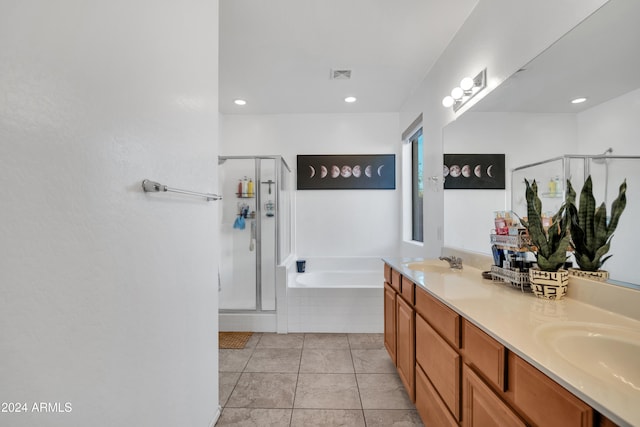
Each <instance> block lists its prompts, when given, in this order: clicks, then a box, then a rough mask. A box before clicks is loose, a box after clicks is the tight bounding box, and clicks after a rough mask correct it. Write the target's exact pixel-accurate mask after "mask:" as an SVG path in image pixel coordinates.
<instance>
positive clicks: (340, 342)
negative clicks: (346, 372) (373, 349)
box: [304, 334, 349, 349]
mask: <svg viewBox="0 0 640 427" xmlns="http://www.w3.org/2000/svg"><path fill="white" fill-rule="evenodd" d="M304 348H323V349H328V348H333V349H348V348H349V340H348V339H347V334H304Z"/></svg>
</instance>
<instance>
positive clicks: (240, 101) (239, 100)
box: [233, 99, 247, 105]
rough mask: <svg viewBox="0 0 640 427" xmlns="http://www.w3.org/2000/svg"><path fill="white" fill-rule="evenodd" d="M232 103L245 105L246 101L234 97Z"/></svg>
mask: <svg viewBox="0 0 640 427" xmlns="http://www.w3.org/2000/svg"><path fill="white" fill-rule="evenodd" d="M233 103H234V104H236V105H247V101H245V100H244V99H235V100H234V101H233Z"/></svg>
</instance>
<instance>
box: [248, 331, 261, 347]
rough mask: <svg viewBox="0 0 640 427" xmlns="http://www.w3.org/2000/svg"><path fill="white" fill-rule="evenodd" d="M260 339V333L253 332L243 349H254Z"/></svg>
mask: <svg viewBox="0 0 640 427" xmlns="http://www.w3.org/2000/svg"><path fill="white" fill-rule="evenodd" d="M261 337H262V333H260V332H254V333H253V335H251V338H249V341H247V343H246V344H245V345H244V348H256V345H258V341H260V338H261Z"/></svg>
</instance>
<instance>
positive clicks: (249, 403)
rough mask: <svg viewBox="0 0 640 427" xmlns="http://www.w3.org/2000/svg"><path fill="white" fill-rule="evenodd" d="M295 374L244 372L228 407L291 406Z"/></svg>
mask: <svg viewBox="0 0 640 427" xmlns="http://www.w3.org/2000/svg"><path fill="white" fill-rule="evenodd" d="M296 379H297V374H282V373H262V372H245V373H243V374H242V375H240V379H238V383H237V384H236V387H235V389H234V390H233V393H231V397H229V400H228V401H227V407H230V408H281V409H284V408H292V407H293V399H294V394H295V390H296Z"/></svg>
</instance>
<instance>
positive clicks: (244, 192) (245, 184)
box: [242, 176, 249, 197]
mask: <svg viewBox="0 0 640 427" xmlns="http://www.w3.org/2000/svg"><path fill="white" fill-rule="evenodd" d="M248 187H249V183H248V182H247V177H246V176H245V177H244V179H243V180H242V197H247V193H248V192H249V188H248Z"/></svg>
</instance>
